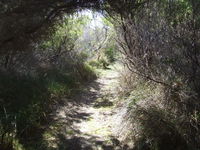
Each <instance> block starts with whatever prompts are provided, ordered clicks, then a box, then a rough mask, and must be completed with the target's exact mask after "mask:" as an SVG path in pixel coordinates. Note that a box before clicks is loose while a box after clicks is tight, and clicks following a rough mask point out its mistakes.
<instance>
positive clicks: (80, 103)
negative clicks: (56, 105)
mask: <svg viewBox="0 0 200 150" xmlns="http://www.w3.org/2000/svg"><path fill="white" fill-rule="evenodd" d="M118 76H119V74H118V71H117V69H116V68H115V67H111V69H108V70H104V71H102V73H101V75H100V77H99V78H98V79H97V80H95V81H93V82H91V83H89V84H88V85H86V86H85V88H84V89H83V90H81V92H79V94H77V95H76V96H75V97H73V98H72V99H71V101H70V102H67V103H66V104H65V105H64V106H62V107H61V108H60V109H59V110H58V111H57V115H56V120H57V124H56V126H57V128H56V129H55V131H57V132H56V136H54V137H51V138H50V142H49V143H50V146H51V147H52V149H56V150H57V149H58V150H126V149H128V148H127V147H126V146H123V145H122V144H121V143H120V141H119V140H118V139H117V137H115V136H113V135H114V134H113V127H114V126H115V124H116V121H117V120H116V116H115V114H116V110H115V109H114V108H115V101H116V97H117V96H116V94H117V93H116V92H117V90H116V87H117V84H118ZM114 116H115V117H114ZM52 128H53V127H52ZM54 128H55V126H54ZM54 135H55V134H54Z"/></svg>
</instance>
